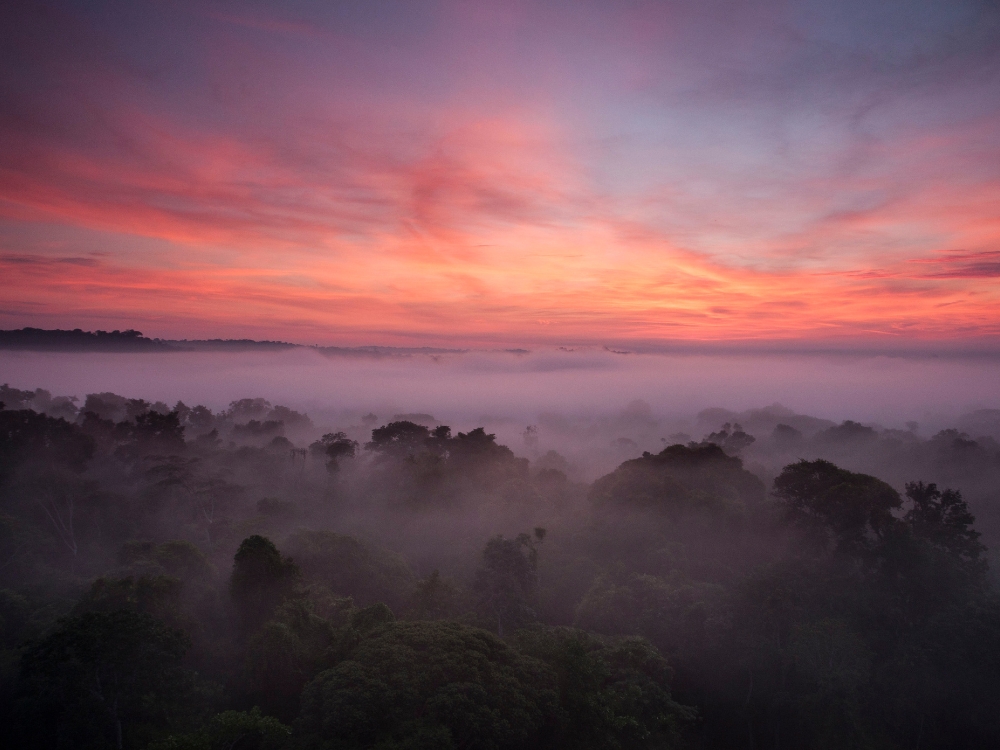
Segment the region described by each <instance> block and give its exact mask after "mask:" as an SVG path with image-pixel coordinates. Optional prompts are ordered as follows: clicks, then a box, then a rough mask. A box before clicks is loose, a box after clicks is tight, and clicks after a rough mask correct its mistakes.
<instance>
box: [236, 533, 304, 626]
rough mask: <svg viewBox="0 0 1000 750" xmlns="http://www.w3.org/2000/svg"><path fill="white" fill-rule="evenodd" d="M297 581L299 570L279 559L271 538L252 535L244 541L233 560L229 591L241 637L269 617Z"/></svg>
mask: <svg viewBox="0 0 1000 750" xmlns="http://www.w3.org/2000/svg"><path fill="white" fill-rule="evenodd" d="M298 580H299V569H298V567H297V566H296V565H295V563H293V562H292V561H291V560H290V559H288V558H287V557H282V556H281V553H280V552H279V551H278V548H277V547H275V546H274V542H272V541H271V540H270V539H268V538H267V537H263V536H260V535H259V534H254V535H253V536H250V537H247V538H246V539H244V540H243V542H242V543H241V544H240V548H239V549H238V550H236V555H235V556H234V558H233V574H232V577H231V578H230V579H229V590H230V593H231V594H232V597H233V604H235V605H236V611H237V613H238V615H239V618H240V627H241V629H242V631H243V633H244V635H249V634H250V633H252V632H253V631H255V630H256V629H257V628H259V627H260V626H261V625H263V624H264V623H265V622H266V621H267V620H268V619H269V618H270V617H271V615H272V614H273V613H274V610H275V609H277V607H278V605H279V604H281V603H282V602H283V601H284V600H285V599H286V598H287V597H288V596H289V595H290V594H291V593H292V590H293V589H294V587H295V584H296V583H297V582H298Z"/></svg>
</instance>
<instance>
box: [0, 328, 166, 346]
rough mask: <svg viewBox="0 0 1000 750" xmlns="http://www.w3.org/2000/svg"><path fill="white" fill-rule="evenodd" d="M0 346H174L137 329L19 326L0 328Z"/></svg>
mask: <svg viewBox="0 0 1000 750" xmlns="http://www.w3.org/2000/svg"><path fill="white" fill-rule="evenodd" d="M0 349H21V350H28V351H55V352H83V351H91V352H166V351H174V350H175V349H176V347H174V346H172V345H170V344H168V343H167V342H165V341H160V340H159V339H150V338H146V337H145V336H143V335H142V333H140V332H139V331H134V330H132V329H129V330H127V331H83V330H81V329H79V328H75V329H73V330H72V331H63V330H58V329H56V330H45V329H42V328H21V329H18V330H14V331H0Z"/></svg>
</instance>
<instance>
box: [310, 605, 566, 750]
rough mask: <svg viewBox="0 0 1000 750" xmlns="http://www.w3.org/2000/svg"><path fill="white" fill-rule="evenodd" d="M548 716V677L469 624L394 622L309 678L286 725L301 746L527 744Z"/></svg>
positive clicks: (490, 749)
mask: <svg viewBox="0 0 1000 750" xmlns="http://www.w3.org/2000/svg"><path fill="white" fill-rule="evenodd" d="M557 713H558V696H557V692H556V678H555V674H554V673H553V672H552V670H551V669H549V668H548V667H546V666H545V665H544V664H543V663H542V662H540V661H537V660H535V659H532V658H529V657H525V656H523V655H521V654H520V653H518V652H517V651H515V650H514V649H513V648H511V647H510V646H508V645H507V644H505V643H504V642H503V641H501V640H499V639H498V638H497V637H496V636H494V635H491V634H490V633H487V632H486V631H484V630H479V629H478V628H472V627H468V626H466V625H460V624H458V623H454V622H394V623H386V624H383V625H380V626H377V627H375V628H373V629H372V630H370V631H369V632H368V634H367V635H365V636H363V637H362V638H361V640H360V642H359V643H358V645H357V646H356V647H355V648H354V649H353V650H352V652H351V653H350V655H349V656H348V658H347V659H346V660H344V661H342V662H340V663H339V664H338V665H337V666H336V667H334V668H333V669H328V670H326V671H325V672H321V673H320V674H319V675H317V677H316V679H315V680H313V681H312V682H311V683H310V684H309V685H307V686H306V689H305V691H304V692H303V694H302V711H301V714H300V716H299V719H298V721H297V723H296V731H297V734H298V735H299V741H300V742H301V743H302V746H303V747H305V748H355V747H356V748H367V747H379V748H385V750H390V748H404V747H406V748H428V749H430V748H435V750H450V749H451V748H477V749H480V750H504V749H505V748H510V749H511V750H514V748H518V749H520V748H533V747H540V746H544V740H545V738H546V732H547V731H548V730H549V729H550V728H551V727H553V726H554V725H555V723H556V717H557Z"/></svg>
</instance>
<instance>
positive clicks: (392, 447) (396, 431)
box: [365, 420, 430, 458]
mask: <svg viewBox="0 0 1000 750" xmlns="http://www.w3.org/2000/svg"><path fill="white" fill-rule="evenodd" d="M429 437H430V430H428V429H427V428H426V427H424V426H423V425H419V424H416V423H414V422H408V421H406V420H403V421H400V422H390V423H389V424H387V425H383V426H382V427H377V428H375V429H374V430H372V439H371V441H370V442H368V443H365V450H368V451H372V452H374V453H377V454H378V455H379V456H380V457H381V458H390V457H392V458H406V457H407V456H412V455H414V454H416V453H419V452H421V451H422V450H424V449H425V448H426V446H425V443H426V442H427V439H428V438H429Z"/></svg>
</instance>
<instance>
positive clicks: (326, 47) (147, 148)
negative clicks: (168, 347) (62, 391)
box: [0, 0, 1000, 350]
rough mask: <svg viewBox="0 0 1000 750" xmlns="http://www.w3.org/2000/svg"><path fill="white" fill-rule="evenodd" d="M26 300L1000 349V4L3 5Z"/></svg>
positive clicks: (122, 318) (397, 335) (325, 335)
mask: <svg viewBox="0 0 1000 750" xmlns="http://www.w3.org/2000/svg"><path fill="white" fill-rule="evenodd" d="M0 278H2V279H3V282H2V284H0V327H3V328H15V327H22V326H35V327H42V328H76V327H81V328H84V329H95V328H103V329H113V328H122V329H124V328H138V329H140V330H142V331H143V332H144V333H146V334H147V335H151V336H159V337H166V338H216V337H222V338H230V337H233V338H242V337H250V338H267V339H280V340H287V341H295V342H300V343H318V344H338V345H368V344H379V345H396V346H460V347H486V348H489V347H503V346H527V347H538V346H560V345H562V346H612V347H633V348H642V347H646V348H649V349H656V348H657V347H670V346H677V345H685V346H688V345H690V346H699V345H720V344H722V345H737V346H759V345H763V346H783V347H790V348H793V349H794V348H796V347H805V348H810V347H819V348H824V347H834V348H836V347H848V348H850V347H864V348H869V349H872V348H873V349H880V348H881V349H886V350H893V349H906V348H929V349H934V348H936V347H937V348H948V347H956V346H958V347H965V346H967V347H972V348H987V349H992V350H1000V4H998V3H997V2H996V0H984V1H981V2H980V1H978V0H947V1H937V0H933V1H932V0H908V1H907V2H894V1H893V0H886V1H885V2H877V3H876V2H871V0H844V1H835V0H825V1H821V0H815V1H814V0H803V1H800V2H793V1H791V0H789V1H787V2H776V1H771V0H761V1H760V2H728V1H719V0H701V1H698V2H694V1H692V2H664V1H662V0H658V1H649V2H646V1H642V0H635V1H628V2H612V1H607V0H606V1H603V2H591V1H589V0H574V1H573V2H569V1H567V2H555V1H553V2H517V1H516V0H506V1H504V2H434V1H432V0H427V1H421V2H412V1H403V2H381V1H379V0H345V1H342V2H337V1H329V2H300V1H295V0H292V1H290V2H282V3H260V2H257V3H255V2H239V3H228V2H211V1H208V0H206V1H202V2H192V3H188V2H166V1H163V2H156V1H153V2H99V1H97V0H88V1H87V2H31V1H30V0H24V1H20V2H16V3H7V4H4V7H3V9H2V10H0Z"/></svg>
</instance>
